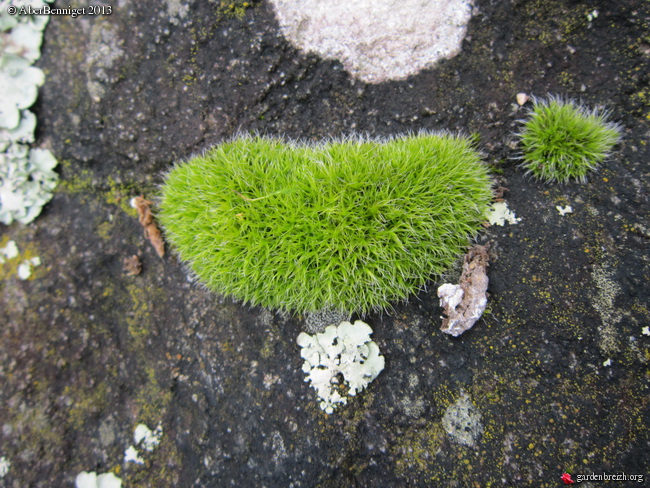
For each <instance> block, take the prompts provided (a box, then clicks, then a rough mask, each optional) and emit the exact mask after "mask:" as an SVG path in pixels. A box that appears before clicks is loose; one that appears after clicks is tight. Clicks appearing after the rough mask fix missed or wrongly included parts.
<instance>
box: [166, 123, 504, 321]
mask: <svg viewBox="0 0 650 488" xmlns="http://www.w3.org/2000/svg"><path fill="white" fill-rule="evenodd" d="M490 187H491V180H490V178H489V175H488V171H487V168H486V166H485V165H484V164H482V163H481V161H480V155H479V153H478V152H477V151H476V149H475V148H474V146H473V144H472V141H471V140H469V139H467V138H463V137H460V136H453V135H449V134H430V133H420V134H418V135H412V136H408V137H403V138H395V139H389V140H387V141H378V140H371V139H364V138H356V139H353V138H348V139H342V140H333V141H330V142H328V143H322V144H315V145H314V144H311V145H309V144H299V143H295V142H290V143H286V142H283V141H281V140H279V139H272V138H266V137H250V136H244V137H240V138H237V139H234V140H232V141H230V142H226V143H224V144H221V145H219V146H217V147H215V148H213V149H211V150H209V151H207V152H206V153H205V154H203V155H202V156H198V157H195V158H193V159H191V160H190V161H188V162H186V163H183V164H179V165H177V166H176V167H174V168H173V169H172V171H171V172H170V173H169V174H168V175H167V179H166V182H165V184H164V186H163V188H162V197H161V201H160V212H159V215H158V217H159V219H160V221H161V223H162V225H163V227H164V229H165V232H166V236H167V239H168V240H169V241H170V242H171V243H172V245H173V246H174V247H175V249H176V251H177V252H178V254H179V256H180V258H181V259H182V260H183V261H185V262H187V264H188V265H189V267H190V268H191V270H192V271H193V272H194V273H195V274H196V275H197V276H198V278H199V279H200V280H201V281H203V282H204V283H205V284H206V285H207V287H208V288H210V289H213V290H215V291H217V292H219V293H222V294H225V295H232V296H234V297H236V298H238V299H240V300H243V301H246V302H249V303H250V304H253V305H257V304H260V305H264V306H267V307H273V308H280V309H284V310H290V311H295V312H301V313H302V312H310V311H318V310H323V309H330V310H339V311H341V312H345V313H353V312H358V313H366V312H369V311H371V310H379V309H384V308H387V307H390V302H391V301H393V300H400V299H405V298H406V297H408V296H409V295H410V294H412V293H414V292H416V291H417V290H418V289H419V288H420V287H422V286H423V285H424V284H425V282H426V281H427V279H429V278H430V277H431V275H432V274H440V273H442V272H444V271H445V270H446V269H448V268H449V267H450V266H451V265H452V264H453V263H454V262H455V260H456V259H458V257H459V256H461V255H462V254H463V253H464V252H465V250H466V247H467V245H468V241H469V237H470V236H472V235H474V234H475V233H476V232H477V230H478V228H479V226H480V223H481V221H482V220H484V217H483V216H484V214H485V213H486V209H487V206H488V204H489V202H490V200H491V198H492V192H491V188H490Z"/></svg>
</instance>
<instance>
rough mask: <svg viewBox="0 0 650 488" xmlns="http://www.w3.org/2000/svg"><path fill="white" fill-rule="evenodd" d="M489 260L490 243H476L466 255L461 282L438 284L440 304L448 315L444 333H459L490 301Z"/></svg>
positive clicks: (470, 325)
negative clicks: (483, 244) (488, 290)
mask: <svg viewBox="0 0 650 488" xmlns="http://www.w3.org/2000/svg"><path fill="white" fill-rule="evenodd" d="M488 261H489V255H488V247H487V246H479V245H476V246H474V247H473V248H471V249H470V250H469V252H468V253H467V255H466V256H465V262H464V264H463V273H462V274H461V276H460V284H459V285H452V284H449V283H445V284H444V285H442V286H440V287H439V288H438V297H439V298H440V306H441V307H443V309H444V311H445V314H446V315H447V317H446V318H443V320H442V326H441V327H440V330H442V331H443V332H444V333H446V334H450V335H452V336H454V337H458V336H459V335H461V334H462V333H463V332H465V331H466V330H469V329H471V328H472V326H473V325H474V324H475V323H476V321H477V320H478V319H479V318H480V317H481V315H482V314H483V311H484V310H485V306H486V305H487V287H488V282H489V280H488V276H487V267H488Z"/></svg>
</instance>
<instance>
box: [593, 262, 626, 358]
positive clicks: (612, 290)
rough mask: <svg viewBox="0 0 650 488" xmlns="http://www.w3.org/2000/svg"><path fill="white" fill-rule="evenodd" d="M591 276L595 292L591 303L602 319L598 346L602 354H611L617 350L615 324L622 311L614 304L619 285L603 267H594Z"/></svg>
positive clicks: (619, 318) (619, 290) (618, 292)
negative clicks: (594, 284)
mask: <svg viewBox="0 0 650 488" xmlns="http://www.w3.org/2000/svg"><path fill="white" fill-rule="evenodd" d="M591 276H592V278H593V280H594V282H595V283H596V294H595V296H593V298H592V305H593V307H594V308H595V309H596V311H597V312H598V314H599V315H600V318H601V320H602V324H601V325H600V327H599V328H598V332H599V334H600V341H599V343H598V346H599V347H600V350H601V351H602V352H603V354H605V355H609V354H613V353H615V352H617V351H618V350H619V345H618V338H617V332H616V325H617V324H618V323H619V322H620V321H621V319H622V318H623V314H622V312H621V311H620V310H618V309H617V308H616V307H615V306H614V301H615V300H616V297H617V296H618V295H619V294H620V293H621V287H620V285H619V284H618V283H616V281H614V280H613V279H612V273H611V272H609V271H608V270H607V268H605V267H599V268H595V269H594V271H592V273H591Z"/></svg>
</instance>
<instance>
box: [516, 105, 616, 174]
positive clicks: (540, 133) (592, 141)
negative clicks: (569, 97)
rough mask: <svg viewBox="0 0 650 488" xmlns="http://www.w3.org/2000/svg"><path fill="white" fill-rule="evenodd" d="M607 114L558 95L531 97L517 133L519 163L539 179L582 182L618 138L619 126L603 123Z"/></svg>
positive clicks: (607, 153)
mask: <svg viewBox="0 0 650 488" xmlns="http://www.w3.org/2000/svg"><path fill="white" fill-rule="evenodd" d="M607 115H608V114H607V112H603V111H600V110H598V109H594V110H589V109H587V108H585V107H583V106H581V105H578V104H577V103H575V102H572V101H564V100H562V99H560V98H558V97H548V99H546V100H535V105H534V107H533V109H532V111H531V112H530V116H529V118H528V120H526V121H525V122H524V128H523V131H522V132H521V133H520V134H518V136H519V137H520V139H521V145H522V148H523V155H522V159H523V164H522V166H523V167H524V168H525V169H526V170H527V172H528V173H530V174H532V175H533V176H535V177H536V178H538V179H541V180H545V181H559V182H561V183H563V182H566V181H569V180H571V179H575V180H579V181H581V182H583V183H584V182H585V181H586V179H587V173H589V172H590V171H592V170H594V169H595V168H597V167H598V166H599V165H600V163H602V162H603V161H604V160H605V159H606V158H607V157H608V156H609V154H610V151H611V149H612V148H613V147H614V145H615V144H616V143H617V142H618V141H619V140H620V138H621V128H620V127H619V126H618V125H617V124H614V123H611V122H607V121H606V118H607Z"/></svg>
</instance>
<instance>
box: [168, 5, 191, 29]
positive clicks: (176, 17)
mask: <svg viewBox="0 0 650 488" xmlns="http://www.w3.org/2000/svg"><path fill="white" fill-rule="evenodd" d="M165 5H166V6H167V16H168V17H169V22H171V23H172V24H174V25H178V24H180V22H181V21H182V20H184V19H185V18H186V17H187V12H188V11H189V5H187V4H184V3H183V2H181V1H180V0H166V1H165Z"/></svg>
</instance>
